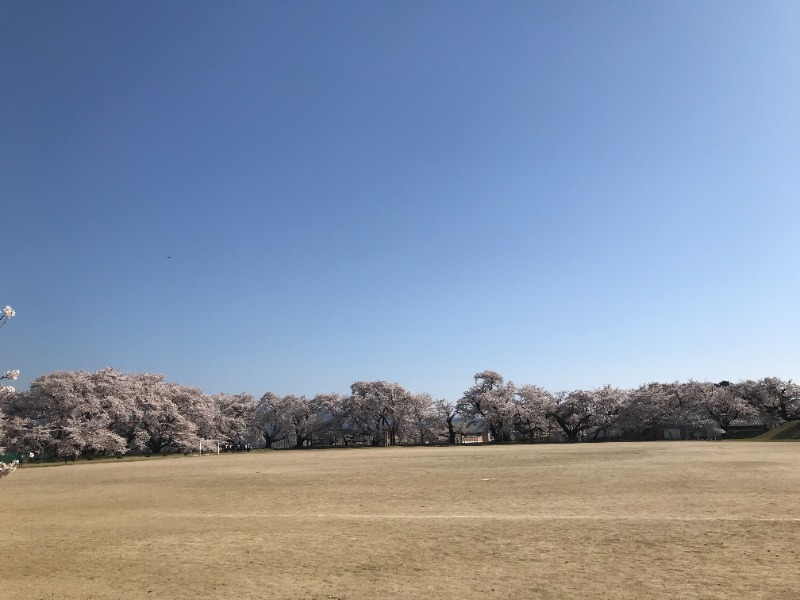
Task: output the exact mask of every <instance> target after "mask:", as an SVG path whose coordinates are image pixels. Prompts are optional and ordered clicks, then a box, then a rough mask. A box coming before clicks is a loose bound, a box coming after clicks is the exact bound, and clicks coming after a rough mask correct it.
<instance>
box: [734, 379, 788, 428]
mask: <svg viewBox="0 0 800 600" xmlns="http://www.w3.org/2000/svg"><path fill="white" fill-rule="evenodd" d="M731 387H732V388H733V391H734V393H736V394H737V395H738V396H739V397H740V398H742V399H744V400H745V401H746V402H747V403H748V404H749V405H750V406H752V407H753V408H754V409H755V410H756V411H757V412H758V413H759V415H760V416H761V417H762V418H763V419H764V420H765V421H766V422H767V423H768V424H770V425H780V424H781V423H785V422H786V421H794V420H796V419H800V385H798V384H796V383H794V382H793V381H792V380H788V381H784V380H782V379H779V378H777V377H765V378H763V379H759V380H757V381H753V380H747V381H742V382H739V383H737V384H733V385H732V386H731Z"/></svg>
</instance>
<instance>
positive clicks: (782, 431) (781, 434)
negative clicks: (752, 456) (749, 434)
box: [752, 421, 800, 442]
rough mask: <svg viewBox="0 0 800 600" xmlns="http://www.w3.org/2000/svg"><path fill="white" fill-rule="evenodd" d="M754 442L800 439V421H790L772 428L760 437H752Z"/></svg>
mask: <svg viewBox="0 0 800 600" xmlns="http://www.w3.org/2000/svg"><path fill="white" fill-rule="evenodd" d="M752 440H753V441H754V442H793V441H798V440H800V421H789V422H788V423H784V424H783V425H781V426H780V427H776V428H775V429H770V430H769V431H767V432H766V433H762V434H761V435H759V436H758V437H754V438H752Z"/></svg>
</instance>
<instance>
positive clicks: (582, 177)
mask: <svg viewBox="0 0 800 600" xmlns="http://www.w3.org/2000/svg"><path fill="white" fill-rule="evenodd" d="M0 69H2V71H1V72H2V79H3V82H4V83H3V85H2V86H1V87H0V186H1V187H0V198H2V200H1V202H2V206H3V209H4V210H3V215H4V223H3V225H4V226H3V229H2V233H1V234H0V257H2V263H3V267H4V269H3V278H2V284H3V285H2V288H0V290H1V291H2V293H1V294H0V303H2V305H5V304H10V305H12V306H13V307H14V308H15V309H16V310H17V316H16V317H15V318H14V319H13V320H12V321H11V322H9V323H8V325H7V326H5V327H4V328H3V330H2V332H0V336H2V339H0V369H2V370H4V369H12V368H16V369H20V370H21V371H22V375H21V376H20V379H19V380H18V382H17V384H18V385H17V387H20V388H23V389H24V388H25V387H27V385H28V383H29V382H30V381H31V380H32V379H33V378H35V377H37V376H40V375H43V374H45V373H48V372H51V371H54V370H62V369H66V370H77V369H85V370H95V369H99V368H101V367H104V366H114V367H116V368H118V369H121V370H124V371H149V372H158V373H164V374H165V375H166V376H167V377H168V378H169V379H170V380H173V381H178V382H180V383H183V384H187V385H197V386H200V387H202V388H203V389H204V390H205V391H207V392H219V391H225V392H231V393H235V392H240V391H246V392H249V393H252V394H253V395H255V396H260V395H261V394H263V393H264V392H266V391H267V390H273V391H276V392H278V393H297V394H307V395H313V394H315V393H319V392H332V391H333V392H341V393H343V392H347V391H348V389H349V386H350V384H351V383H352V382H354V381H356V380H376V379H384V380H388V381H393V382H398V383H400V384H401V385H403V386H405V387H406V388H408V389H410V390H411V391H414V392H423V391H427V392H430V393H432V394H433V395H434V396H435V397H443V398H447V399H450V400H456V399H458V397H459V396H460V394H461V393H462V392H463V390H465V389H466V388H467V387H468V386H469V385H470V384H471V382H472V381H471V378H472V375H473V374H474V373H475V372H477V371H480V370H484V369H492V370H496V371H499V372H500V373H502V374H503V375H504V376H505V377H506V378H507V379H510V380H513V381H514V382H516V383H535V384H538V385H541V386H543V387H545V388H548V389H551V390H554V391H556V390H562V389H577V388H585V387H594V386H600V385H603V384H606V383H610V384H612V385H616V386H622V387H632V386H636V385H638V384H640V383H644V382H647V381H652V380H659V381H673V380H676V379H679V380H684V379H688V378H695V379H700V380H712V381H718V380H720V379H731V380H738V379H743V378H751V377H752V378H757V377H763V376H771V375H777V376H781V377H785V378H795V379H797V378H798V375H799V374H798V339H800V317H798V298H800V277H798V258H799V257H800V235H798V233H800V228H799V227H798V218H799V217H800V202H798V199H800V108H799V107H800V77H798V74H800V4H798V3H797V2H794V1H787V2H769V1H765V2H730V1H725V2H713V1H707V2H689V1H685V2H681V1H678V2H632V1H631V2H622V1H619V2H563V1H552V2H534V1H530V2H495V1H486V2H476V1H458V2H456V1H452V2H406V1H398V2H372V1H370V2H367V1H364V2H351V1H348V2H301V1H298V2H288V1H287V2H262V1H259V2H243V1H239V2H231V3H222V2H188V1H182V2H175V1H169V0H167V1H159V2H121V1H116V2H114V1H112V2H100V1H91V2H90V1H76V2H55V1H52V2H27V1H21V0H19V1H6V2H4V3H2V4H1V5H0ZM168 257H171V258H168Z"/></svg>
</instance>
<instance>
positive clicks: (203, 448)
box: [200, 439, 220, 456]
mask: <svg viewBox="0 0 800 600" xmlns="http://www.w3.org/2000/svg"><path fill="white" fill-rule="evenodd" d="M219 446H220V441H219V439H207V440H200V456H203V452H205V453H206V454H219Z"/></svg>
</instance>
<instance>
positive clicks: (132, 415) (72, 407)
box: [0, 368, 800, 458]
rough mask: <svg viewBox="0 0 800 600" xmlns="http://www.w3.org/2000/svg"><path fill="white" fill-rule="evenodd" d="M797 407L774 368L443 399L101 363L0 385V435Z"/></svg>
mask: <svg viewBox="0 0 800 600" xmlns="http://www.w3.org/2000/svg"><path fill="white" fill-rule="evenodd" d="M798 418H800V388H798V386H797V385H796V384H794V383H792V382H791V381H783V380H780V379H777V378H765V379H760V380H757V381H754V380H748V381H741V382H739V383H729V382H721V383H717V384H712V383H705V382H696V381H688V382H675V383H648V384H645V385H642V386H639V387H638V388H636V389H628V390H623V389H618V388H614V387H611V386H606V387H602V388H597V389H591V390H575V391H570V392H559V393H551V392H548V391H547V390H544V389H542V388H541V387H538V386H535V385H519V386H518V385H515V384H513V383H511V382H506V381H505V380H504V379H503V377H502V376H501V375H499V374H498V373H496V372H494V371H483V372H481V373H477V374H476V375H475V377H474V383H473V385H472V386H471V387H470V388H469V389H467V390H466V391H465V392H464V394H463V396H462V397H461V398H460V399H459V400H458V401H457V402H455V403H451V402H447V401H445V400H435V399H434V398H433V397H431V395H430V394H425V393H423V394H413V393H411V392H409V391H408V390H406V389H404V388H403V387H402V386H400V385H398V384H396V383H387V382H385V381H357V382H355V383H353V385H352V386H351V388H350V393H349V394H318V395H316V396H314V397H313V398H307V397H305V396H296V395H292V394H289V395H285V396H281V395H279V394H275V393H272V392H267V393H266V394H264V395H263V396H262V397H261V398H260V399H259V400H255V399H254V398H253V397H252V396H250V395H248V394H238V395H230V394H215V395H209V394H205V393H203V392H202V390H200V389H199V388H196V387H187V386H183V385H179V384H176V383H172V382H168V381H166V380H165V378H164V376H163V375H154V374H150V373H121V372H119V371H117V370H115V369H111V368H106V369H102V370H100V371H96V372H84V371H77V372H75V371H59V372H55V373H50V374H48V375H45V376H42V377H39V378H38V379H36V380H35V381H34V382H33V383H32V384H31V386H30V390H29V391H25V392H13V393H6V394H4V395H3V397H2V398H0V427H3V431H2V434H1V435H2V439H1V440H0V445H2V444H3V443H4V444H5V445H6V446H8V448H9V450H14V451H18V452H26V453H27V452H34V453H37V454H39V455H42V456H53V457H54V456H59V457H63V458H75V457H78V456H93V455H122V454H125V453H128V452H136V453H147V454H149V453H165V452H189V451H192V450H195V449H197V448H198V447H199V446H200V444H201V441H202V440H207V439H221V440H225V441H233V442H239V443H252V444H253V445H254V446H262V447H263V446H266V447H303V446H310V445H313V446H330V445H395V444H429V443H456V442H457V441H459V440H460V439H462V438H463V436H466V435H470V434H475V433H476V432H482V431H486V432H488V433H489V434H490V435H491V439H493V440H495V441H519V442H533V441H541V440H546V439H550V440H554V439H563V440H567V441H578V440H600V439H654V438H655V439H657V438H658V437H659V431H660V430H662V429H663V428H665V427H674V426H679V427H682V428H684V429H686V430H687V431H693V432H695V434H696V435H700V436H706V435H710V434H711V432H714V431H717V432H721V431H724V430H725V429H727V428H728V427H730V426H731V423H732V422H734V421H735V420H737V419H761V420H762V421H763V422H765V423H767V424H768V425H775V424H779V423H781V422H784V421H789V420H794V419H798Z"/></svg>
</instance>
